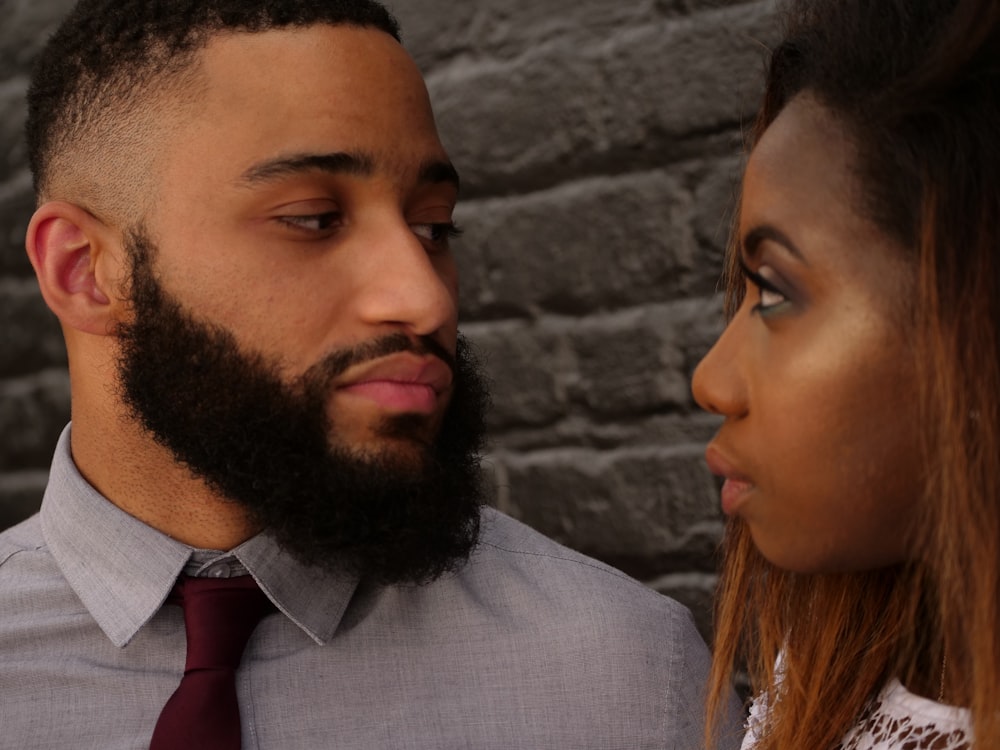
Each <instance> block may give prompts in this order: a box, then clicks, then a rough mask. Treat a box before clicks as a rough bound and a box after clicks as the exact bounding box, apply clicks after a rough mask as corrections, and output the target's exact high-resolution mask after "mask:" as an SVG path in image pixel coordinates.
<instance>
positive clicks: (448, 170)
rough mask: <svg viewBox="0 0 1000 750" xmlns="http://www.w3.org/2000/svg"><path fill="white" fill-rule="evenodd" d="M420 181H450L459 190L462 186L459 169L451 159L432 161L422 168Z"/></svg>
mask: <svg viewBox="0 0 1000 750" xmlns="http://www.w3.org/2000/svg"><path fill="white" fill-rule="evenodd" d="M419 180H420V182H430V183H435V184H437V183H448V184H450V185H453V186H454V187H455V190H456V191H457V190H458V189H459V187H460V186H461V181H460V180H459V178H458V170H457V169H455V167H454V165H453V164H452V163H451V162H450V161H430V162H427V163H426V164H424V165H423V166H422V167H421V168H420V174H419Z"/></svg>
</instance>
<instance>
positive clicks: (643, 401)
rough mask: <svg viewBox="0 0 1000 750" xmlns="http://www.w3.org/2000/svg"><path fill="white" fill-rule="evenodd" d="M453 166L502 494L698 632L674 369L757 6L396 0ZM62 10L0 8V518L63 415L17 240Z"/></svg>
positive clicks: (712, 311)
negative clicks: (46, 57)
mask: <svg viewBox="0 0 1000 750" xmlns="http://www.w3.org/2000/svg"><path fill="white" fill-rule="evenodd" d="M393 4H394V6H395V7H394V10H395V11H396V12H397V14H398V16H399V17H400V20H401V22H402V24H403V28H404V36H405V39H406V42H407V45H408V47H409V48H410V49H411V50H412V51H413V53H414V56H415V57H416V59H417V61H418V63H419V64H420V65H421V67H422V69H423V70H424V72H425V74H426V76H427V79H428V82H429V88H430V91H431V95H432V99H433V102H434V106H435V111H436V114H437V119H438V123H439V126H440V129H441V132H442V137H443V138H444V140H445V142H446V145H447V146H448V148H449V150H450V152H451V154H452V158H453V160H454V161H455V163H456V165H457V167H458V169H459V171H460V172H461V174H462V179H463V197H464V200H463V202H462V204H461V205H460V208H459V211H458V220H459V222H460V223H461V224H463V225H464V226H465V229H466V234H465V236H464V237H463V239H462V240H460V241H459V242H458V243H457V244H456V253H457V256H458V262H459V266H460V270H461V274H462V317H463V320H464V324H463V326H464V328H465V330H466V332H467V333H468V335H469V337H470V338H471V339H472V340H473V341H474V342H475V343H476V344H477V345H478V346H479V348H480V349H481V351H482V352H483V354H484V357H485V359H486V361H487V363H488V366H489V371H490V373H491V375H492V377H493V381H494V391H495V402H496V405H495V409H494V413H493V415H492V417H491V428H492V437H491V445H490V450H489V455H488V457H487V460H486V462H485V466H484V474H485V476H486V477H487V482H488V484H489V487H490V493H491V494H490V496H491V497H492V498H493V502H495V503H496V504H497V505H498V506H500V507H501V508H503V509H504V510H507V511H508V512H510V513H513V514H514V515H516V516H518V517H520V518H522V519H524V520H525V521H527V522H528V523H530V524H532V525H534V526H536V527H537V528H539V529H541V530H542V531H544V532H545V533H547V534H551V535H552V536H554V537H556V538H557V539H559V540H561V541H563V542H565V543H566V544H568V545H570V546H572V547H575V548H578V549H581V550H583V551H585V552H587V553H589V554H592V555H596V556H597V557H600V558H603V559H605V560H608V561H610V562H612V563H613V564H615V565H618V566H620V567H622V568H623V569H625V570H626V571H628V572H629V573H631V574H633V575H635V576H638V577H639V578H641V579H642V580H644V581H646V582H648V583H649V584H650V585H651V586H653V587H654V588H656V589H658V590H661V591H664V592H666V593H669V594H671V595H673V596H676V597H677V598H679V599H681V600H682V601H684V602H685V603H687V604H688V605H689V606H691V607H692V608H693V609H694V611H695V615H696V618H697V621H698V624H699V627H700V628H701V629H702V632H703V633H705V634H707V633H708V630H709V627H710V614H709V602H710V597H711V590H712V586H713V585H714V576H713V571H714V568H715V558H714V549H715V545H716V543H717V540H718V536H719V533H720V530H721V519H720V518H719V516H718V512H717V507H718V500H717V488H716V482H715V480H713V478H712V477H711V476H710V475H709V474H708V472H707V470H706V469H705V467H704V465H703V462H702V460H701V452H702V448H703V446H704V443H705V441H706V440H707V439H708V438H709V437H710V436H711V434H712V433H713V431H714V430H715V429H716V427H717V425H718V420H717V419H716V418H715V417H712V416H710V415H705V414H702V413H701V412H699V411H698V410H697V409H696V407H695V406H694V404H693V403H692V401H691V397H690V394H689V390H688V383H689V379H690V375H691V372H692V370H693V368H694V366H695V364H696V362H697V361H698V358H699V357H700V356H701V355H702V353H703V352H704V351H705V350H706V348H707V347H708V346H709V345H710V343H711V341H712V340H713V338H714V336H715V335H717V333H718V331H719V330H720V325H721V317H720V314H721V304H720V301H719V299H718V297H717V296H716V295H715V294H714V292H715V290H716V286H717V282H718V278H719V272H720V265H721V257H722V249H723V247H724V245H725V237H726V231H727V226H728V220H729V219H728V217H729V213H730V209H731V204H732V198H733V194H734V186H735V183H736V178H737V175H738V172H739V168H740V164H741V158H740V149H741V136H740V133H739V125H740V123H741V122H743V121H745V120H746V119H747V118H748V117H749V116H751V115H752V112H753V109H754V106H755V104H756V100H757V96H758V93H759V92H758V87H759V75H760V71H761V69H762V58H763V51H764V48H765V47H766V45H767V44H768V42H769V41H770V40H772V39H773V38H774V36H775V32H776V23H775V20H774V3H773V2H772V1H771V0H755V1H753V2H739V1H738V0H631V1H630V2H621V0H547V1H546V2H544V3H539V2H534V1H533V0H463V2H457V3H456V2H445V0H395V2H394V3H393ZM70 5H71V2H70V0H0V18H2V19H3V21H2V23H0V527H3V526H6V525H9V524H11V523H14V522H15V521H16V520H17V519H19V518H22V517H23V516H24V515H26V514H27V513H29V512H30V511H31V510H32V509H33V508H34V507H36V506H37V503H38V501H39V499H40V497H41V494H42V491H43V488H44V483H45V473H46V467H47V464H48V461H49V458H50V455H51V450H52V446H53V444H54V442H55V439H56V436H57V435H58V433H59V430H60V429H61V428H62V426H63V425H64V423H65V421H66V419H67V418H68V413H69V401H68V380H67V376H66V373H65V361H66V360H65V352H64V350H63V346H62V341H61V336H60V333H59V329H58V325H57V324H56V322H55V321H54V319H53V318H52V316H51V315H50V314H49V313H48V312H47V311H46V310H45V308H44V306H43V303H42V302H41V301H40V299H39V297H38V295H37V286H36V284H35V282H34V280H33V276H32V272H31V268H30V265H29V264H28V262H27V260H26V257H25V254H24V249H23V237H24V231H25V227H26V226H27V223H28V220H29V218H30V215H31V211H32V207H33V203H34V199H33V196H32V194H31V183H30V177H29V175H28V172H27V166H26V154H25V148H24V142H23V139H22V137H21V131H22V127H23V118H24V104H23V92H24V89H25V86H26V84H27V76H28V71H29V69H30V64H31V61H32V59H33V57H34V55H35V54H36V52H37V50H38V49H39V47H40V45H41V43H42V41H43V40H44V38H45V37H46V36H47V35H48V34H49V33H50V32H51V30H52V29H53V27H54V24H55V23H57V20H58V18H59V17H60V16H61V15H62V14H63V13H64V12H65V11H66V9H68V7H69V6H70Z"/></svg>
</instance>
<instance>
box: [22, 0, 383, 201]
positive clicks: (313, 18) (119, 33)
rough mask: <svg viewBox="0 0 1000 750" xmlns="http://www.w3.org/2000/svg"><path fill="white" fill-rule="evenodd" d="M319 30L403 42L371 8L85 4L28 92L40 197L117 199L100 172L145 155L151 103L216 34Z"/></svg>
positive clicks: (290, 1) (220, 1) (198, 2)
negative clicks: (367, 31) (357, 31)
mask: <svg viewBox="0 0 1000 750" xmlns="http://www.w3.org/2000/svg"><path fill="white" fill-rule="evenodd" d="M315 24H329V25H349V26H358V27H367V28H374V29H379V30H381V31H384V32H386V33H387V34H390V35H391V36H393V37H394V38H395V39H396V40H397V41H399V39H400V32H399V25H398V23H397V22H396V19H395V18H393V16H392V15H391V14H390V13H389V11H387V10H386V9H385V8H384V7H383V6H382V5H380V4H379V3H377V2H375V1H374V0H81V2H79V3H78V4H77V5H76V7H75V8H74V9H73V10H72V11H71V12H70V14H69V15H68V16H67V17H66V19H65V20H64V21H63V23H62V24H61V25H60V27H59V29H58V30H57V31H56V33H55V34H54V35H53V36H52V38H51V39H50V40H49V42H48V43H47V44H46V46H45V48H44V49H43V50H42V52H41V54H40V56H39V58H38V60H37V62H36V64H35V68H34V71H33V74H32V79H31V85H30V87H29V89H28V121H27V129H26V130H27V133H26V134H27V142H28V159H29V163H30V165H31V171H32V175H33V179H34V187H35V193H36V195H37V196H38V197H39V198H40V199H41V198H43V197H45V198H47V197H52V196H50V195H49V193H50V191H51V190H52V189H53V188H54V186H55V181H57V180H62V181H65V182H66V183H67V184H68V185H70V186H72V187H70V188H69V189H70V190H72V191H73V192H74V194H73V195H68V196H67V195H61V196H57V197H63V198H67V197H68V198H82V199H83V201H84V202H86V200H87V199H88V198H89V199H90V200H93V201H95V202H98V203H102V202H110V201H115V197H114V196H108V195H105V194H104V193H106V192H108V191H109V189H110V190H111V191H112V192H117V191H118V190H121V191H123V192H124V191H127V190H128V188H129V187H130V186H129V185H128V184H126V185H117V184H115V183H113V182H110V181H108V180H107V179H106V180H105V181H103V182H101V181H99V180H98V175H99V173H100V172H102V171H103V172H109V173H111V175H112V178H111V179H115V178H114V172H115V170H117V169H120V168H121V167H123V166H126V165H123V164H121V163H120V161H119V160H120V158H121V157H120V152H119V149H121V148H123V147H124V148H128V147H130V146H131V147H132V149H133V152H132V153H133V154H135V153H136V152H135V149H136V148H138V149H142V148H143V147H144V146H145V147H148V143H147V142H146V139H148V137H149V134H148V133H147V134H145V138H144V134H143V133H142V132H136V131H137V130H138V131H142V128H141V127H138V128H137V125H138V124H141V123H142V122H143V120H142V117H143V115H144V114H145V113H146V111H147V110H148V107H149V104H150V103H151V102H152V101H155V98H154V97H155V95H157V94H159V93H160V92H162V91H165V90H172V89H171V87H176V85H177V84H178V83H182V84H183V83H184V82H185V74H189V73H190V72H191V68H192V65H193V63H194V62H195V58H196V55H197V53H198V52H199V51H200V50H201V49H202V48H203V47H204V46H205V45H206V44H207V43H208V41H209V40H210V39H211V38H212V37H213V36H214V35H217V34H219V33H225V32H245V33H255V32H262V31H269V30H272V29H287V28H296V27H307V26H312V25H315ZM118 179H126V180H128V179H129V178H128V177H125V178H121V177H119V178H118ZM95 180H96V182H95ZM57 189H58V190H65V189H66V188H65V187H61V188H57ZM120 202H121V201H120V199H119V203H120Z"/></svg>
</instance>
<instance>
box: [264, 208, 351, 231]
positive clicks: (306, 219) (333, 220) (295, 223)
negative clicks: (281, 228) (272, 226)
mask: <svg viewBox="0 0 1000 750" xmlns="http://www.w3.org/2000/svg"><path fill="white" fill-rule="evenodd" d="M279 221H281V223H283V224H287V225H288V226H290V227H294V228H295V229H301V230H303V231H306V232H324V231H327V230H329V229H332V228H333V227H335V226H336V225H337V224H338V223H339V222H340V214H339V213H337V212H336V211H326V212H324V213H321V214H301V215H291V216H281V217H279Z"/></svg>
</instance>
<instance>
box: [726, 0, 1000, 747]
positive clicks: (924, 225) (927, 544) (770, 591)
mask: <svg viewBox="0 0 1000 750" xmlns="http://www.w3.org/2000/svg"><path fill="white" fill-rule="evenodd" d="M785 18H786V36H785V39H784V41H783V43H782V44H781V45H780V46H778V47H777V48H776V49H775V50H774V51H773V53H772V55H771V60H770V65H769V69H768V74H767V86H766V91H765V95H764V100H763V104H762V107H761V110H760V113H759V115H758V117H757V119H756V121H755V123H754V126H753V130H752V132H751V134H750V145H751V147H752V146H753V145H754V144H755V143H756V142H757V141H758V140H759V139H760V137H761V135H762V134H763V132H764V131H765V130H766V129H767V127H768V126H769V125H770V124H771V122H773V121H774V119H775V118H776V117H777V116H778V114H779V113H780V112H781V110H782V109H783V108H784V106H785V105H786V104H787V103H788V102H789V101H790V100H791V99H792V98H793V97H795V96H796V95H797V94H799V93H802V92H806V91H808V92H809V93H810V94H811V95H813V96H815V97H816V98H817V99H818V100H819V101H820V102H821V103H822V104H823V105H824V107H825V109H826V111H827V112H828V113H829V114H830V116H831V117H832V118H836V119H837V120H838V122H839V123H841V124H843V125H844V126H845V127H846V129H847V131H848V132H849V133H850V135H851V137H852V141H853V145H854V146H855V147H856V156H855V163H854V166H855V168H856V175H857V180H858V185H859V188H860V190H861V192H862V194H863V204H862V210H864V211H865V213H866V214H867V215H868V217H869V218H870V219H871V220H873V221H874V222H875V223H876V224H877V225H878V226H879V227H880V228H881V229H882V230H883V231H884V232H886V234H887V235H889V236H891V237H893V238H895V239H897V240H899V241H900V243H901V244H902V246H903V247H906V248H909V250H910V256H909V258H908V260H909V261H910V263H911V266H912V267H913V268H914V269H915V277H916V279H917V292H916V295H915V299H913V300H909V301H907V302H906V308H907V310H908V311H910V314H909V318H910V319H911V320H912V325H913V329H914V346H915V347H916V352H917V361H918V362H919V364H918V373H917V374H918V380H919V387H920V395H919V401H918V403H917V404H915V405H914V408H915V409H917V410H918V414H919V418H920V425H921V440H922V446H921V448H922V452H923V456H922V459H923V465H924V467H925V477H926V481H925V492H924V495H923V497H921V498H915V500H914V513H915V514H918V518H919V522H918V523H917V524H916V526H917V527H918V529H919V532H918V533H919V535H920V538H919V539H918V540H917V542H916V543H915V546H914V549H915V550H916V553H915V554H914V560H913V561H912V562H909V563H907V564H903V565H899V566H895V567H892V568H886V569H882V570H873V571H866V572H861V573H844V574H817V575H803V574H795V573H790V572H787V571H782V570H779V569H778V568H776V567H774V566H773V565H771V564H770V563H768V562H767V561H766V560H765V559H764V558H763V557H762V556H761V555H760V554H759V553H758V552H757V550H756V549H755V547H754V545H753V542H752V540H751V539H750V535H749V533H748V531H747V529H746V527H745V525H744V524H743V523H742V522H741V521H740V520H739V519H734V520H732V521H730V523H729V525H728V526H727V530H726V536H725V540H724V542H723V549H722V554H723V570H722V575H721V580H720V585H719V590H718V598H717V605H716V640H715V662H714V666H713V671H712V677H711V687H710V697H709V711H708V717H709V720H708V721H709V724H708V727H709V731H711V728H712V727H713V726H714V720H715V719H716V718H717V717H718V716H719V715H720V711H721V710H722V709H723V706H724V703H725V696H726V695H727V691H728V690H729V686H730V685H731V682H732V677H733V672H734V668H735V665H738V664H741V663H745V664H746V665H747V669H748V672H749V675H750V680H751V685H752V688H753V690H754V692H755V693H756V694H757V695H759V696H763V697H764V699H765V701H766V702H767V703H768V705H769V710H768V713H767V722H766V725H765V726H764V728H763V729H764V736H763V739H762V743H761V745H760V746H759V747H760V748H761V749H762V750H765V749H766V750H802V749H803V748H809V749H810V750H811V749H813V748H816V749H817V750H823V749H825V748H831V747H833V746H835V745H836V744H837V743H838V742H839V741H840V740H841V739H842V738H843V736H844V734H845V733H846V732H847V731H848V730H849V729H850V728H851V727H852V726H853V725H854V724H856V723H857V722H858V721H859V720H860V718H861V717H862V715H863V714H864V712H865V710H866V709H867V708H868V707H869V706H870V704H871V701H872V699H873V698H874V697H875V695H876V694H877V693H878V691H879V690H880V689H881V688H882V687H883V685H884V684H885V682H886V680H887V679H888V678H889V677H891V676H898V677H899V678H900V679H902V680H903V681H904V683H907V684H910V682H911V681H913V682H917V683H919V681H920V680H921V678H923V680H924V682H925V683H926V681H927V676H928V675H929V674H932V673H933V674H937V673H940V672H943V673H944V675H945V676H946V677H947V697H948V700H949V701H950V702H953V703H956V704H958V705H964V706H967V707H969V708H970V709H971V714H972V720H973V727H974V733H975V738H976V745H977V746H979V747H982V748H988V747H1000V228H998V225H1000V0H919V2H914V1H913V0H796V1H795V2H793V3H792V4H791V6H790V7H787V8H786V16H785ZM734 235H735V233H734ZM735 251H736V245H735V241H734V242H732V243H731V246H730V250H729V258H728V261H727V268H726V284H727V303H726V308H727V314H728V315H729V316H730V317H731V316H732V315H733V314H734V312H735V310H736V308H737V307H738V306H739V304H740V302H741V299H742V294H743V288H744V279H743V277H742V274H741V272H740V270H739V268H738V266H737V264H736V259H737V257H736V252H735ZM779 654H780V658H781V662H782V667H781V669H780V674H778V673H776V672H778V670H776V668H775V664H776V660H777V659H778V658H779ZM942 665H944V666H945V669H944V670H942ZM943 679H944V678H942V680H943Z"/></svg>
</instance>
